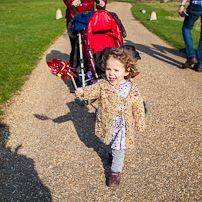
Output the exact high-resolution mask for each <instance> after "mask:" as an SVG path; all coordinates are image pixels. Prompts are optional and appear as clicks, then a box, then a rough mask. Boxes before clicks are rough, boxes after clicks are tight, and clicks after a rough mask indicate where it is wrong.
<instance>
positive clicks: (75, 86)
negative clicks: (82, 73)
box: [71, 76, 77, 90]
mask: <svg viewBox="0 0 202 202" xmlns="http://www.w3.org/2000/svg"><path fill="white" fill-rule="evenodd" d="M71 79H72V82H73V84H74V88H75V89H76V90H77V85H76V82H75V80H74V77H73V76H71Z"/></svg>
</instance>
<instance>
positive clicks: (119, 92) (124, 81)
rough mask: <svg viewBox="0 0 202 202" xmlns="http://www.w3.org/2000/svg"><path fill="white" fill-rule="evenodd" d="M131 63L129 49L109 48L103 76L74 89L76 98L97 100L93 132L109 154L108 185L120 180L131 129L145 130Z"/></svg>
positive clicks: (111, 185)
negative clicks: (109, 170) (85, 85)
mask: <svg viewBox="0 0 202 202" xmlns="http://www.w3.org/2000/svg"><path fill="white" fill-rule="evenodd" d="M135 63H136V60H135V58H134V57H133V54H132V52H131V51H130V50H129V49H127V48H124V47H114V48H110V49H108V50H107V51H106V52H105V53H104V55H103V70H104V71H105V75H106V79H101V80H99V81H98V82H97V83H96V84H93V85H91V86H87V87H83V88H78V89H77V90H76V91H75V94H76V96H77V97H79V98H80V99H84V100H88V99H98V113H97V116H96V126H95V135H96V136H98V137H99V138H100V140H101V141H102V142H103V143H104V144H105V145H106V149H107V151H108V153H109V159H108V162H109V164H110V165H111V173H110V178H109V187H114V186H118V185H119V183H120V180H121V172H122V167H123V162H124V155H125V150H126V149H127V148H132V147H133V146H134V129H135V128H136V129H137V130H138V131H140V132H141V131H144V129H145V109H144V106H143V102H142V99H141V95H140V92H139V90H138V87H137V86H136V84H135V81H134V78H132V77H134V76H135V75H136V74H137V69H136V66H135Z"/></svg>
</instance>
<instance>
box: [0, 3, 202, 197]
mask: <svg viewBox="0 0 202 202" xmlns="http://www.w3.org/2000/svg"><path fill="white" fill-rule="evenodd" d="M130 7H131V5H130V4H128V3H119V2H114V3H111V4H109V5H108V7H107V8H108V10H109V11H113V12H116V13H117V14H118V16H119V18H120V19H121V20H122V23H123V25H124V26H125V29H126V31H127V38H125V40H124V41H125V44H131V45H135V47H136V48H137V50H138V51H139V52H140V53H141V57H142V59H141V60H139V61H138V69H139V71H140V72H141V73H140V75H139V76H138V77H137V83H138V86H139V89H140V90H141V93H142V96H143V98H144V100H146V101H147V102H148V103H149V107H150V111H149V114H148V115H147V117H146V124H147V129H146V131H145V132H144V133H141V134H137V136H136V147H135V148H134V149H133V150H127V151H126V158H125V163H124V168H123V173H122V181H121V184H120V187H119V188H117V189H113V188H109V187H107V186H106V183H107V179H108V177H109V172H110V169H109V167H107V164H106V163H107V153H106V151H105V150H104V148H103V146H102V145H101V144H100V142H99V141H98V139H97V138H96V137H95V135H94V121H95V119H94V116H95V114H94V113H95V109H94V107H93V106H95V107H96V103H93V106H91V105H87V106H83V107H80V106H78V104H77V103H76V102H75V96H74V94H70V92H69V87H68V85H69V84H68V83H64V82H63V81H62V80H61V79H60V78H59V77H56V76H54V75H52V74H51V73H50V71H49V69H48V67H47V65H46V60H49V61H50V60H51V59H52V58H53V57H56V58H58V59H63V60H67V59H69V52H70V48H69V47H70V45H69V40H68V36H67V34H66V33H65V34H63V35H62V36H60V37H59V38H58V39H57V41H55V43H54V44H53V45H51V46H50V48H49V49H48V50H47V51H46V52H45V53H44V54H43V55H42V59H41V61H40V62H39V63H38V65H37V67H36V68H35V70H34V71H33V72H32V74H31V76H30V79H29V80H28V81H27V82H26V83H25V85H24V86H23V90H22V92H21V95H19V96H14V97H13V99H12V101H11V105H10V107H8V108H7V109H6V111H5V120H4V123H5V125H4V127H3V126H1V127H0V129H1V132H0V135H1V136H0V144H1V145H0V146H1V148H0V149H1V153H0V154H1V159H0V160H1V161H0V169H1V173H0V180H1V183H0V197H1V200H0V201H202V195H201V193H202V188H201V187H202V183H201V177H202V176H201V175H202V172H201V170H202V164H201V154H202V149H201V148H202V144H201V134H202V132H201V129H202V127H201V125H202V119H201V117H202V110H201V100H202V93H201V92H202V86H201V83H202V75H201V73H197V72H195V71H193V70H191V69H186V70H182V69H180V66H181V63H182V62H184V61H185V55H183V54H182V53H180V52H179V51H178V50H176V49H174V48H173V47H171V46H169V45H167V44H166V43H165V42H164V41H162V40H161V39H159V38H158V37H157V36H155V35H153V34H151V33H150V32H149V31H148V30H147V29H146V28H144V27H143V26H142V25H141V24H140V23H139V22H138V21H137V20H135V19H134V18H133V17H132V14H131V12H130ZM176 12H177V11H176ZM42 114H44V115H46V116H48V117H49V119H48V120H40V119H38V118H37V117H36V116H35V115H42Z"/></svg>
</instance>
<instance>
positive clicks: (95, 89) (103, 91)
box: [81, 79, 145, 148]
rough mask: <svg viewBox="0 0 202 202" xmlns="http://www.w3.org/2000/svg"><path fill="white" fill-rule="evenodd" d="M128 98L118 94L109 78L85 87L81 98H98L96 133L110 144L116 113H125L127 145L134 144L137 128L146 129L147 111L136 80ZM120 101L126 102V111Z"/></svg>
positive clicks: (132, 81) (139, 129) (131, 80)
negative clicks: (120, 106) (122, 108)
mask: <svg viewBox="0 0 202 202" xmlns="http://www.w3.org/2000/svg"><path fill="white" fill-rule="evenodd" d="M129 81H130V82H131V83H132V87H131V90H130V92H129V94H128V96H127V97H126V98H121V97H119V96H118V94H117V93H116V91H115V90H114V88H113V86H112V85H111V84H110V83H109V82H108V81H107V80H100V81H99V82H97V83H96V84H94V85H91V86H87V87H85V88H83V90H84V94H83V96H82V98H81V99H83V100H88V99H95V98H97V99H98V105H99V107H98V113H97V117H96V124H95V135H96V136H98V137H99V138H100V139H101V140H102V141H103V142H104V143H105V144H109V140H110V137H111V134H112V133H111V130H112V123H113V119H114V116H115V115H118V116H121V115H122V114H124V118H125V122H126V147H127V148H132V147H133V145H134V133H135V128H136V129H137V130H138V131H143V130H144V129H145V121H144V118H145V111H144V106H143V102H142V100H141V96H140V93H139V91H138V88H137V86H136V84H135V82H134V79H129ZM118 103H120V104H124V111H122V110H120V109H118Z"/></svg>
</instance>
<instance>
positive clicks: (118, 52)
mask: <svg viewBox="0 0 202 202" xmlns="http://www.w3.org/2000/svg"><path fill="white" fill-rule="evenodd" d="M110 57H113V58H115V59H117V60H119V61H120V62H121V63H123V64H124V67H125V71H126V72H129V74H128V75H127V76H126V77H125V79H129V78H131V77H133V76H135V75H136V74H137V73H138V70H137V68H136V61H137V59H136V58H135V57H134V55H133V52H132V50H130V49H127V48H125V47H118V48H109V49H107V50H106V51H105V53H104V55H103V57H102V60H103V65H102V70H104V71H105V70H106V63H107V60H108V59H109V58H110Z"/></svg>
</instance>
